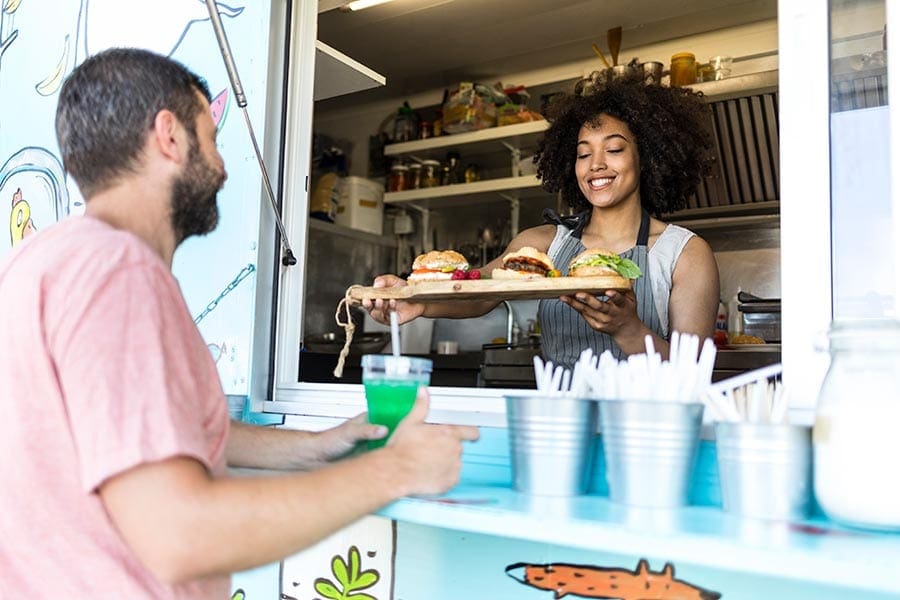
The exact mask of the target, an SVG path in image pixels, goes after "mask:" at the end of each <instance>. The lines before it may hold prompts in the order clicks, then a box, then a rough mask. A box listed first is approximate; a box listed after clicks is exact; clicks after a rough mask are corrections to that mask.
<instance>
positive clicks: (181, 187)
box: [171, 141, 225, 244]
mask: <svg viewBox="0 0 900 600" xmlns="http://www.w3.org/2000/svg"><path fill="white" fill-rule="evenodd" d="M224 182H225V174H224V173H222V172H220V171H217V170H216V169H215V168H214V167H213V166H212V165H210V164H209V163H208V162H207V161H206V160H205V159H204V157H203V155H202V154H200V147H199V144H197V142H196V141H193V143H192V144H191V147H190V150H189V153H188V162H187V165H186V166H185V167H184V169H183V170H182V172H181V174H180V175H179V176H178V177H177V178H176V179H175V181H174V182H173V184H172V201H171V202H172V229H173V230H174V232H175V241H176V243H177V244H180V243H181V242H183V241H184V240H186V239H187V238H189V237H191V236H192V235H206V234H207V233H209V232H210V231H212V230H213V229H215V228H216V225H217V224H218V222H219V207H218V206H217V205H216V195H217V194H218V192H219V190H220V189H221V187H222V184H223V183H224Z"/></svg>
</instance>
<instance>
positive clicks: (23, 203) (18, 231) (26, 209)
mask: <svg viewBox="0 0 900 600" xmlns="http://www.w3.org/2000/svg"><path fill="white" fill-rule="evenodd" d="M32 233H34V223H33V222H32V221H31V205H29V204H28V201H27V200H25V199H23V197H22V190H21V189H18V190H16V193H15V194H13V201H12V211H11V212H10V213H9V240H10V242H11V243H12V245H13V246H15V245H16V244H18V243H19V242H21V241H22V240H23V239H25V238H26V237H27V236H29V235H30V234H32Z"/></svg>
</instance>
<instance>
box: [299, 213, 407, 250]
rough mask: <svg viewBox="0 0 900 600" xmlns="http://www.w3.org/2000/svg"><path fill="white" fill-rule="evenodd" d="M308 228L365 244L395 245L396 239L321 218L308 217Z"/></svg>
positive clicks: (392, 246) (393, 246) (391, 246)
mask: <svg viewBox="0 0 900 600" xmlns="http://www.w3.org/2000/svg"><path fill="white" fill-rule="evenodd" d="M309 228H310V230H311V231H321V232H323V233H327V234H328V235H339V236H342V237H346V238H350V239H353V240H356V241H358V242H365V243H367V244H376V245H378V246H387V247H388V248H396V247H397V240H396V239H394V238H393V237H390V236H387V235H376V234H374V233H370V232H368V231H361V230H359V229H351V228H349V227H344V226H343V225H336V224H335V223H329V222H328V221H323V220H321V219H309Z"/></svg>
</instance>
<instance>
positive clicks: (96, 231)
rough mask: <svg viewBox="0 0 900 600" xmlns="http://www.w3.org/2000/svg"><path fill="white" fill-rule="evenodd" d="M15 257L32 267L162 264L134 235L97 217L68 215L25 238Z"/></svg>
mask: <svg viewBox="0 0 900 600" xmlns="http://www.w3.org/2000/svg"><path fill="white" fill-rule="evenodd" d="M15 258H18V260H21V261H24V262H26V263H29V265H28V266H29V267H33V268H40V267H44V268H48V267H49V268H53V269H62V270H80V269H87V270H89V271H90V272H92V274H93V275H95V276H96V275H97V274H98V271H104V270H113V269H117V268H121V267H123V266H127V265H140V264H144V265H163V263H162V260H161V259H160V258H159V256H158V255H157V254H156V253H154V252H153V250H152V249H151V248H150V247H149V246H148V245H147V244H146V243H145V242H144V241H143V240H141V239H140V238H139V237H137V236H136V235H134V234H132V233H130V232H128V231H124V230H120V229H116V228H114V227H112V226H110V225H108V224H107V223H104V222H103V221H100V220H99V219H94V218H91V217H77V216H76V217H69V218H67V219H65V220H64V221H61V222H59V223H57V224H56V225H53V226H51V227H49V228H47V229H46V230H45V231H41V232H38V234H36V235H35V236H34V239H31V240H26V242H24V243H23V248H22V249H21V252H20V253H19V256H18V257H14V259H15Z"/></svg>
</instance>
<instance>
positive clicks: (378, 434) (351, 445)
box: [314, 413, 388, 464]
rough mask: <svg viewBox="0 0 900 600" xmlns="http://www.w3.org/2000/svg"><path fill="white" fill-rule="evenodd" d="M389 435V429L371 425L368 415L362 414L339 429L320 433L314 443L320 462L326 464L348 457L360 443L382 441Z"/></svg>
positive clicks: (338, 427) (335, 428)
mask: <svg viewBox="0 0 900 600" xmlns="http://www.w3.org/2000/svg"><path fill="white" fill-rule="evenodd" d="M387 434H388V429H387V427H385V426H384V425H373V424H371V423H369V421H368V414H367V413H361V414H358V415H356V416H355V417H353V418H352V419H349V420H347V421H344V422H343V423H341V424H340V425H338V426H337V427H332V428H331V429H326V430H325V431H322V432H320V433H319V434H318V435H317V436H316V439H315V442H314V443H315V444H316V450H317V454H318V456H319V460H320V461H321V462H322V464H324V463H327V462H330V461H332V460H336V459H339V458H343V457H345V456H347V455H348V454H350V453H351V452H352V451H353V450H354V449H355V448H356V445H357V444H358V443H359V442H365V441H368V440H380V439H381V438H383V437H384V436H386V435H387Z"/></svg>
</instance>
